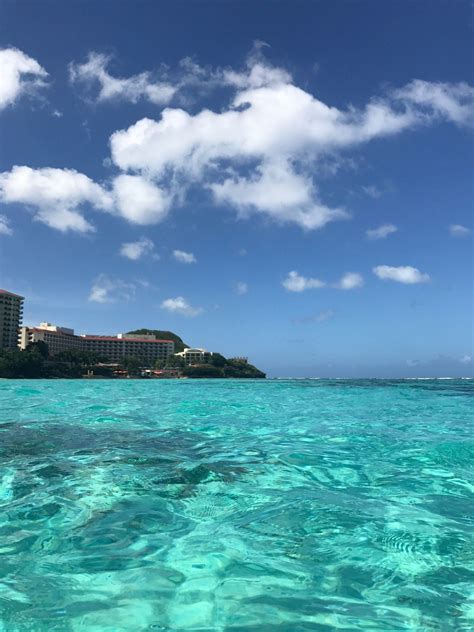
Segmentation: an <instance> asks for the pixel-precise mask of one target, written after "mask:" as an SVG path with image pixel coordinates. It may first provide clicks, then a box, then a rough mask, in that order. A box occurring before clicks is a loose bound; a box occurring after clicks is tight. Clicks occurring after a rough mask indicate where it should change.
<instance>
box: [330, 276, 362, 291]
mask: <svg viewBox="0 0 474 632" xmlns="http://www.w3.org/2000/svg"><path fill="white" fill-rule="evenodd" d="M363 285H364V279H363V277H362V275H361V274H359V273H358V272H347V273H346V274H344V276H343V277H342V278H341V280H340V281H339V282H338V283H336V284H335V285H334V286H333V287H336V288H338V289H340V290H354V289H356V288H358V287H362V286H363Z"/></svg>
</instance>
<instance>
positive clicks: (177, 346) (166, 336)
mask: <svg viewBox="0 0 474 632" xmlns="http://www.w3.org/2000/svg"><path fill="white" fill-rule="evenodd" d="M127 334H153V335H154V336H156V337H157V338H158V339H159V340H173V341H174V350H175V353H179V352H180V351H183V350H184V348H185V347H189V345H187V344H186V343H185V342H183V340H182V339H181V338H180V337H179V336H177V335H176V334H174V333H173V332H172V331H164V330H161V329H135V330H134V331H127Z"/></svg>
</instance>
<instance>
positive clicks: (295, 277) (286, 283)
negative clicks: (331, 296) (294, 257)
mask: <svg viewBox="0 0 474 632" xmlns="http://www.w3.org/2000/svg"><path fill="white" fill-rule="evenodd" d="M282 285H283V287H284V288H285V290H288V292H304V291H305V290H310V289H314V288H321V287H325V286H326V283H325V282H324V281H321V280H320V279H311V278H307V277H304V276H301V274H298V272H296V270H292V271H291V272H289V273H288V276H287V277H286V279H284V280H283V281H282Z"/></svg>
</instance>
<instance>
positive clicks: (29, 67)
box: [0, 48, 48, 110]
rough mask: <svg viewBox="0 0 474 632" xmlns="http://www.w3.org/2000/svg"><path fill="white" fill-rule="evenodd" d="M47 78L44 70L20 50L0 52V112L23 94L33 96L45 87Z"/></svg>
mask: <svg viewBox="0 0 474 632" xmlns="http://www.w3.org/2000/svg"><path fill="white" fill-rule="evenodd" d="M47 76H48V73H47V72H46V70H45V69H44V68H42V67H41V66H40V64H39V63H38V62H37V61H36V60H35V59H33V58H32V57H28V55H26V54H25V53H23V52H22V51H21V50H18V49H17V48H4V49H2V50H0V110H3V109H4V108H6V107H8V106H9V105H12V104H13V103H15V101H16V100H17V99H19V98H20V97H21V96H22V95H24V94H30V95H31V94H35V93H36V92H37V91H38V90H39V89H40V88H43V87H44V86H45V85H46V83H45V78H46V77H47Z"/></svg>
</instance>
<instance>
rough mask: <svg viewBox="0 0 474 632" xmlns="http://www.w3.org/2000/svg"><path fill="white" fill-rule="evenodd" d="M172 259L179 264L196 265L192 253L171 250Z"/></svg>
mask: <svg viewBox="0 0 474 632" xmlns="http://www.w3.org/2000/svg"><path fill="white" fill-rule="evenodd" d="M173 257H174V258H175V259H176V261H179V262H180V263H196V261H197V259H196V257H195V256H194V255H193V253H192V252H185V251H184V250H173Z"/></svg>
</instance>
